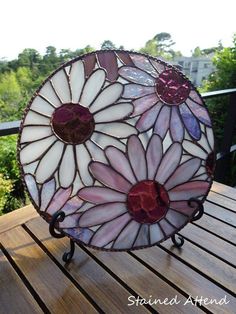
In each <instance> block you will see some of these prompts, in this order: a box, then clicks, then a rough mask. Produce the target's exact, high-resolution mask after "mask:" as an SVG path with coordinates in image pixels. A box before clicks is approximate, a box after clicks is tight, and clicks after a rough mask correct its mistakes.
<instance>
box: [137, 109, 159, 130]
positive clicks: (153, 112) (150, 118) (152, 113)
mask: <svg viewBox="0 0 236 314" xmlns="http://www.w3.org/2000/svg"><path fill="white" fill-rule="evenodd" d="M161 108H162V106H161V105H155V106H154V107H152V108H151V109H149V110H147V111H146V112H145V113H144V114H142V116H141V117H140V119H139V120H138V122H137V124H136V127H137V129H138V130H139V131H140V132H144V131H147V130H149V129H150V128H151V127H153V125H154V123H155V121H156V118H157V115H158V113H159V111H160V110H161Z"/></svg>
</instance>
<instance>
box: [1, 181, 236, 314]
mask: <svg viewBox="0 0 236 314" xmlns="http://www.w3.org/2000/svg"><path fill="white" fill-rule="evenodd" d="M235 211H236V190H235V189H233V188H230V187H227V186H225V185H222V184H219V183H214V184H213V186H212V190H211V192H210V193H209V196H208V201H207V202H205V214H204V215H203V217H202V218H201V219H200V220H199V221H196V222H195V223H191V224H188V225H187V226H186V227H185V228H184V229H183V230H182V231H181V233H180V234H181V235H182V236H183V237H184V238H185V243H184V246H183V247H182V248H181V249H178V248H175V247H173V245H172V243H171V241H170V240H167V241H166V242H164V243H163V244H161V245H160V246H155V247H152V248H148V249H144V250H138V251H133V252H130V253H123V252H122V253H120V252H119V253H117V252H114V253H110V252H102V251H95V250H91V249H88V248H86V247H82V246H76V253H75V256H74V259H73V260H72V262H71V263H70V264H68V265H65V264H64V262H62V259H61V256H62V254H63V252H64V251H65V250H66V249H67V247H68V245H69V240H68V238H63V239H54V238H52V237H51V236H50V235H49V232H48V225H47V223H46V222H44V221H43V219H42V218H40V217H38V214H37V213H36V211H35V210H34V208H33V207H32V206H31V205H30V206H27V207H24V208H22V209H19V210H16V211H14V212H12V213H10V214H7V215H5V216H1V217H0V313H3V314H8V313H10V314H12V313H24V314H25V313H42V312H45V313H50V312H52V313H57V314H58V313H103V312H105V313H148V312H152V313H156V312H158V313H165V314H166V313H188V314H189V313H190V314H192V313H203V312H206V313H217V314H218V313H219V314H221V313H236V298H235V292H236V270H235V268H234V267H235V264H236V246H235V242H236V228H235V227H236V214H235ZM189 297H192V298H193V299H194V298H197V297H198V300H199V302H196V305H195V301H193V299H192V303H193V304H192V303H191V298H189ZM201 297H202V301H201V302H200V298H201ZM128 298H129V299H128ZM138 298H139V299H138ZM143 298H145V299H146V301H147V302H149V303H154V301H155V299H156V304H152V305H150V304H146V305H138V306H136V303H138V302H139V303H141V301H140V300H141V299H143ZM166 298H167V299H166ZM204 298H208V301H206V300H204V301H203V299H204ZM220 300H221V302H222V303H223V304H222V305H219V304H216V303H218V302H220ZM134 302H135V304H133V305H132V306H128V304H131V303H134ZM160 302H162V303H163V302H165V303H169V304H167V305H165V304H160ZM171 303H173V304H172V305H171ZM200 303H201V304H200ZM207 303H208V304H207ZM225 303H227V304H225Z"/></svg>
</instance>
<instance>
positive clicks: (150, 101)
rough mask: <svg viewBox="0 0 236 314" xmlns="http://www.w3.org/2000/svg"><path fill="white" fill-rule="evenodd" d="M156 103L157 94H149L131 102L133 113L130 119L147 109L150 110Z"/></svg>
mask: <svg viewBox="0 0 236 314" xmlns="http://www.w3.org/2000/svg"><path fill="white" fill-rule="evenodd" d="M157 101H158V98H157V94H156V93H155V94H150V95H147V96H144V97H141V98H139V99H137V100H135V101H134V102H133V104H134V111H133V113H132V115H131V116H132V117H135V116H138V115H140V114H142V113H144V112H145V111H147V110H148V109H150V108H151V107H152V106H154V105H155V104H156V103H157Z"/></svg>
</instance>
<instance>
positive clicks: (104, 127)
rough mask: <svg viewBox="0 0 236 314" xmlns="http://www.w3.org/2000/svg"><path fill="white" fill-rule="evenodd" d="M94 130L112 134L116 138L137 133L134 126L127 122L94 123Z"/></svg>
mask: <svg viewBox="0 0 236 314" xmlns="http://www.w3.org/2000/svg"><path fill="white" fill-rule="evenodd" d="M95 130H96V131H99V132H102V133H105V134H108V135H112V136H114V137H117V138H127V137H128V136H130V135H132V134H137V129H136V128H134V127H133V126H131V125H130V124H128V123H121V122H111V123H104V124H103V123H101V124H96V125H95Z"/></svg>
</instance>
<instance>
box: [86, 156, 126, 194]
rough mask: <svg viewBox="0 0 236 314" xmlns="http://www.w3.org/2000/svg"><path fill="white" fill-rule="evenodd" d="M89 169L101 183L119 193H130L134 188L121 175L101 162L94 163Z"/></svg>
mask: <svg viewBox="0 0 236 314" xmlns="http://www.w3.org/2000/svg"><path fill="white" fill-rule="evenodd" d="M89 168H90V171H91V172H92V174H93V176H94V177H95V178H96V179H97V180H98V181H99V182H101V183H103V184H104V185H106V186H108V187H111V188H113V189H115V190H117V191H119V192H123V193H128V191H129V190H130V188H131V186H132V185H131V184H130V183H129V182H128V181H127V180H126V179H125V178H124V177H122V176H121V175H120V174H119V173H117V172H116V171H114V170H113V169H111V167H109V166H107V165H105V164H103V163H101V162H99V161H94V162H92V163H91V165H90V167H89Z"/></svg>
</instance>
